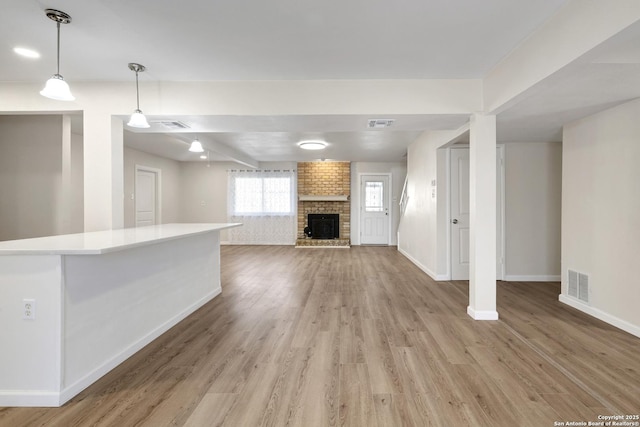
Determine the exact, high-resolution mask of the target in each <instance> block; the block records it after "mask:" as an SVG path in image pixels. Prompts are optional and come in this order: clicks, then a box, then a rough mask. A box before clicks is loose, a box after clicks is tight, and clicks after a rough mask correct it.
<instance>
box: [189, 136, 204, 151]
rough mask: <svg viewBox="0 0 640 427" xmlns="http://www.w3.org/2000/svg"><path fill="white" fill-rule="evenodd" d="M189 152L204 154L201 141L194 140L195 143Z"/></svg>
mask: <svg viewBox="0 0 640 427" xmlns="http://www.w3.org/2000/svg"><path fill="white" fill-rule="evenodd" d="M189 151H191V152H192V153H203V152H204V148H202V144H201V143H200V141H198V138H196V139H194V140H193V142H192V143H191V146H190V147H189Z"/></svg>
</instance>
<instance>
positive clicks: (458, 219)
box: [449, 145, 504, 280]
mask: <svg viewBox="0 0 640 427" xmlns="http://www.w3.org/2000/svg"><path fill="white" fill-rule="evenodd" d="M450 153H451V155H450V162H449V174H450V175H449V179H450V186H449V188H450V199H449V200H450V220H451V221H450V227H451V228H450V249H451V280H469V211H470V206H469V147H460V148H458V147H454V148H451V149H450ZM503 230H504V146H502V145H499V146H497V147H496V279H497V280H503V278H504V239H503V236H504V231H503Z"/></svg>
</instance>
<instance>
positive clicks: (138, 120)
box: [127, 62, 150, 129]
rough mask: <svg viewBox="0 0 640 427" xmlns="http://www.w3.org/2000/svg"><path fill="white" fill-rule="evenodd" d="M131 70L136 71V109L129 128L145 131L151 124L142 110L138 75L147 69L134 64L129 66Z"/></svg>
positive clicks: (128, 124)
mask: <svg viewBox="0 0 640 427" xmlns="http://www.w3.org/2000/svg"><path fill="white" fill-rule="evenodd" d="M129 69H130V70H131V71H135V73H136V109H135V110H134V111H133V114H131V118H130V119H129V123H127V126H130V127H132V128H141V129H145V128H148V127H150V126H149V122H147V118H146V117H145V116H144V114H142V111H141V110H140V90H139V89H138V73H142V72H144V70H146V68H145V67H144V65H140V64H136V63H133V62H132V63H130V64H129Z"/></svg>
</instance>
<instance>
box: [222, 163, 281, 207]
mask: <svg viewBox="0 0 640 427" xmlns="http://www.w3.org/2000/svg"><path fill="white" fill-rule="evenodd" d="M229 179H230V181H229V184H230V188H229V189H230V200H229V202H230V206H229V207H230V213H231V214H232V215H242V216H246V215H292V214H293V213H294V209H293V201H294V197H293V196H294V189H293V174H292V173H288V172H236V173H235V174H232V175H231V176H230V178H229Z"/></svg>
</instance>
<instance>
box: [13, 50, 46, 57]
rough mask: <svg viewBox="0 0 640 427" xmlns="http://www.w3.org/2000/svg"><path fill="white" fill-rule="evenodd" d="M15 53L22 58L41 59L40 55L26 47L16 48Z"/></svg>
mask: <svg viewBox="0 0 640 427" xmlns="http://www.w3.org/2000/svg"><path fill="white" fill-rule="evenodd" d="M13 51H14V52H15V53H17V54H18V55H20V56H24V57H25V58H30V59H38V58H40V54H39V53H38V52H36V51H35V50H33V49H27V48H26V47H14V48H13Z"/></svg>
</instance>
